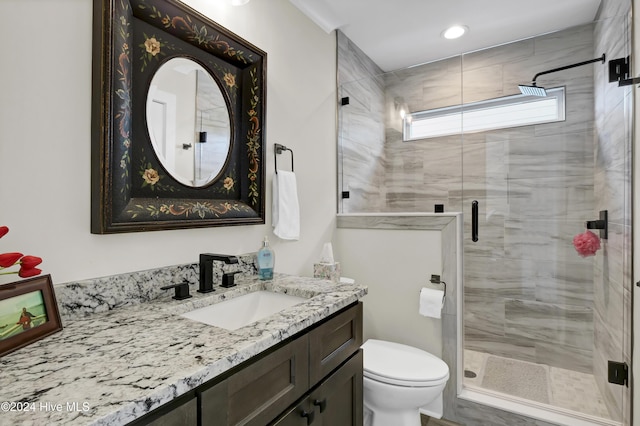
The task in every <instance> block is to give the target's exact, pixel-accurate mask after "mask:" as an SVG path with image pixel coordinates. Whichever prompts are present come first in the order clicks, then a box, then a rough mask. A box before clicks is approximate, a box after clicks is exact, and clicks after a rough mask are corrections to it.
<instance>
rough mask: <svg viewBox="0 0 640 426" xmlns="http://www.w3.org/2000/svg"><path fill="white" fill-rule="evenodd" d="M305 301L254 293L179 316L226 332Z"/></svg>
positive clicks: (287, 296)
mask: <svg viewBox="0 0 640 426" xmlns="http://www.w3.org/2000/svg"><path fill="white" fill-rule="evenodd" d="M305 300H307V299H305V298H302V297H297V296H291V295H289V294H282V293H273V292H271V291H264V290H263V291H255V292H253V293H248V294H245V295H242V296H238V297H235V298H233V299H229V300H225V301H224V302H220V303H216V304H213V305H210V306H205V307H204V308H199V309H195V310H193V311H190V312H187V313H184V314H182V315H181V316H182V317H185V318H189V319H192V320H195V321H200V322H203V323H205V324H209V325H214V326H216V327H220V328H224V329H226V330H237V329H238V328H241V327H244V326H245V325H248V324H251V323H253V322H256V321H259V320H261V319H263V318H266V317H268V316H270V315H273V314H275V313H278V312H280V311H282V310H284V309H287V308H290V307H291V306H293V305H297V304H298V303H300V302H303V301H305Z"/></svg>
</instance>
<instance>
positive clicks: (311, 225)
mask: <svg viewBox="0 0 640 426" xmlns="http://www.w3.org/2000/svg"><path fill="white" fill-rule="evenodd" d="M185 3H187V4H188V5H190V6H192V7H194V8H195V9H198V10H199V11H200V12H202V13H204V14H205V15H207V16H209V17H211V18H212V19H213V20H214V21H216V22H218V23H220V24H222V25H224V26H226V27H227V28H229V29H230V30H231V31H233V32H235V33H237V34H238V35H239V36H241V37H243V38H244V39H246V40H248V41H249V42H251V43H253V44H255V45H256V46H258V47H260V48H261V49H263V50H265V51H266V52H267V54H268V56H267V65H268V71H267V124H266V129H265V131H266V140H267V146H266V152H267V156H266V162H265V166H266V170H267V188H268V189H267V206H270V205H271V180H272V175H273V160H274V158H273V155H274V154H273V149H272V147H273V143H275V142H279V143H282V144H285V145H287V146H288V147H291V148H292V149H293V150H294V152H295V160H296V164H295V166H296V174H297V177H298V190H299V197H300V209H301V215H302V227H301V240H300V241H299V242H282V241H278V240H277V239H276V237H275V236H273V233H272V232H271V213H270V207H268V209H267V210H268V213H267V223H266V224H265V225H253V226H239V227H238V226H235V227H224V228H206V229H192V230H174V231H155V232H144V233H131V234H119V235H93V234H91V233H90V194H91V188H90V170H91V164H90V150H91V141H90V125H91V116H90V109H91V54H92V52H91V38H92V2H91V1H90V0H47V1H43V0H2V1H1V2H0V16H3V17H5V19H4V20H3V24H2V25H0V40H2V45H1V46H2V47H1V48H0V52H1V53H2V66H0V225H6V226H9V228H10V229H11V232H10V233H9V234H8V235H7V236H5V237H4V238H2V240H1V241H0V253H3V252H9V251H21V252H23V253H25V254H33V255H38V256H41V257H42V258H43V259H44V262H43V264H42V269H43V270H44V272H45V273H50V274H52V277H53V280H54V282H55V283H61V282H68V281H74V280H79V279H85V278H92V277H100V276H105V275H112V274H117V273H124V272H130V271H136V270H144V269H149V268H155V267H161V266H166V265H175V264H181V263H189V262H196V261H197V259H198V254H199V253H201V252H221V253H228V254H240V253H247V252H253V251H256V250H257V249H258V248H259V245H260V241H261V240H262V238H263V236H264V235H269V236H270V239H271V240H272V246H273V248H274V250H275V252H276V256H277V258H276V271H279V272H286V273H294V274H300V275H306V276H310V275H312V272H313V262H314V261H316V260H317V259H318V256H319V254H320V251H321V249H322V244H323V243H324V242H325V241H329V240H330V237H331V234H332V231H333V229H334V227H335V212H336V201H335V199H336V197H335V191H336V137H335V134H336V130H335V128H336V95H335V66H336V65H335V56H336V54H335V48H336V47H335V35H334V34H326V33H325V32H323V31H322V30H321V29H320V28H318V27H317V26H316V25H314V24H313V23H312V22H311V21H310V20H308V19H307V18H306V17H304V15H303V14H302V13H301V12H299V11H298V9H296V8H295V7H294V6H293V5H291V4H290V3H289V1H288V0H252V1H251V2H250V3H249V4H248V5H246V6H242V7H232V6H229V5H228V2H225V1H218V0H216V1H213V0H185Z"/></svg>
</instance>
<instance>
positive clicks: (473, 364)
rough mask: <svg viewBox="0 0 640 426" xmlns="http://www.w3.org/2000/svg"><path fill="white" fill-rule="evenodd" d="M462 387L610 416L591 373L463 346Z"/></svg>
mask: <svg viewBox="0 0 640 426" xmlns="http://www.w3.org/2000/svg"><path fill="white" fill-rule="evenodd" d="M464 369H465V371H467V372H473V373H475V377H468V376H473V374H468V373H467V374H465V377H464V385H465V387H469V388H475V389H486V390H491V391H494V392H500V393H504V394H508V395H511V396H516V397H519V398H525V399H529V400H533V401H537V402H540V403H543V404H549V405H552V406H555V407H560V408H563V409H567V410H571V411H577V412H579V413H583V414H588V415H591V416H596V417H600V418H603V419H612V418H611V416H610V414H609V412H608V410H607V407H606V406H605V404H604V401H603V399H602V395H601V394H600V391H599V390H598V386H597V385H596V381H595V379H594V377H593V375H591V374H585V373H580V372H577V371H571V370H565V369H562V368H556V367H549V366H547V365H543V364H533V363H530V362H525V361H519V360H514V359H510V358H503V357H499V356H495V355H491V354H487V353H483V352H476V351H472V350H467V349H465V351H464Z"/></svg>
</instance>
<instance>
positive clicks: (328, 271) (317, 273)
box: [313, 262, 340, 283]
mask: <svg viewBox="0 0 640 426" xmlns="http://www.w3.org/2000/svg"><path fill="white" fill-rule="evenodd" d="M313 277H314V278H323V279H325V280H331V281H333V282H334V283H337V282H339V281H340V262H335V263H314V264H313Z"/></svg>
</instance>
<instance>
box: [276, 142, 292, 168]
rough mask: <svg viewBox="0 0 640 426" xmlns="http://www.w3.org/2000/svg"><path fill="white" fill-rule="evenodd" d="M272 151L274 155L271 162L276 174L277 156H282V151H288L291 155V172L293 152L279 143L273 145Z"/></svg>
mask: <svg viewBox="0 0 640 426" xmlns="http://www.w3.org/2000/svg"><path fill="white" fill-rule="evenodd" d="M273 151H274V152H275V154H276V155H274V157H273V161H274V163H275V167H276V174H277V173H278V154H282V151H289V152H290V153H291V171H293V151H292V150H291V149H290V148H287V147H286V146H284V145H281V144H279V143H276V144H273Z"/></svg>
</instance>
